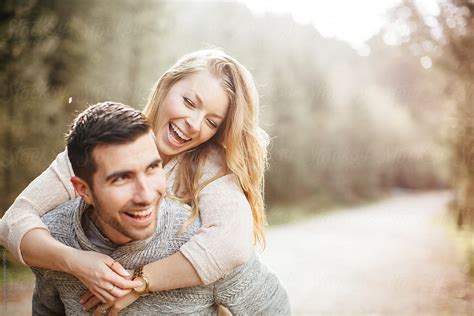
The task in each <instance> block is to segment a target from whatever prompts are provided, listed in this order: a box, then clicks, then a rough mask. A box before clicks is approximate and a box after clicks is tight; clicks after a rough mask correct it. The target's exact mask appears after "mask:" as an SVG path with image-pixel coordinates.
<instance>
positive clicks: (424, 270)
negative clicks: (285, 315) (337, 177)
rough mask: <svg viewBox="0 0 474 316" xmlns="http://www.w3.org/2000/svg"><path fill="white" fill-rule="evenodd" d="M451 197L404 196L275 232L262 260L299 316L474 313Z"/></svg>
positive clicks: (285, 227) (472, 298) (273, 230)
mask: <svg viewBox="0 0 474 316" xmlns="http://www.w3.org/2000/svg"><path fill="white" fill-rule="evenodd" d="M448 200H449V193H427V194H421V195H406V194H404V195H399V196H397V197H393V198H391V199H388V200H385V201H383V202H380V203H376V204H372V205H369V206H364V207H359V208H352V209H347V210H342V211H337V212H334V213H328V214H326V215H323V216H320V217H317V218H314V219H311V220H307V221H305V222H302V223H297V224H291V225H285V226H280V227H276V228H273V229H270V231H269V232H268V246H267V249H266V250H265V251H264V252H263V254H262V255H261V258H262V260H263V261H265V262H266V263H267V264H268V265H269V266H270V267H271V268H273V270H274V271H275V272H277V273H278V275H279V276H280V278H281V280H282V282H283V283H284V284H285V285H286V287H287V289H288V292H289V295H290V300H291V303H292V310H293V314H294V315H337V316H342V315H403V316H405V315H416V316H420V315H456V316H457V315H474V288H473V287H472V286H471V285H470V284H469V283H468V282H467V278H466V276H465V275H464V273H463V270H464V271H465V269H466V266H465V264H464V263H463V260H462V258H461V256H460V252H459V251H456V247H455V245H454V243H453V239H452V238H453V237H452V234H450V232H449V229H447V227H446V225H445V224H443V223H444V215H445V213H446V208H445V204H446V202H447V201H448Z"/></svg>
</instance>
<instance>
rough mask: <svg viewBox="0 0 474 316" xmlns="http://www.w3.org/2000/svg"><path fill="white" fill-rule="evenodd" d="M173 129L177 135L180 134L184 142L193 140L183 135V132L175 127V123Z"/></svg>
mask: <svg viewBox="0 0 474 316" xmlns="http://www.w3.org/2000/svg"><path fill="white" fill-rule="evenodd" d="M171 128H172V129H173V131H175V133H176V134H178V136H179V137H180V138H181V139H182V140H184V141H186V142H187V141H188V140H190V139H191V138H189V137H186V135H184V134H183V132H181V130H180V129H179V128H178V127H177V126H176V125H174V124H173V123H171Z"/></svg>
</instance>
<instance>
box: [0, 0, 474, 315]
mask: <svg viewBox="0 0 474 316" xmlns="http://www.w3.org/2000/svg"><path fill="white" fill-rule="evenodd" d="M0 10H1V11H0V19H1V20H0V56H1V58H0V122H1V123H0V157H1V160H0V192H2V194H1V195H0V215H2V214H3V212H5V211H6V210H7V209H8V207H9V205H10V204H11V203H12V202H13V201H14V199H15V197H16V196H17V195H18V194H19V193H20V192H21V190H22V189H23V188H24V187H25V186H26V185H27V184H28V183H29V182H30V181H31V180H32V179H34V178H35V177H36V176H37V175H38V174H39V173H41V171H42V170H44V169H45V168H46V167H47V166H48V165H49V164H50V163H51V161H52V160H53V159H54V157H55V156H56V155H57V153H59V152H60V151H61V150H62V149H63V147H64V140H63V135H64V133H65V131H66V130H67V126H68V124H69V123H70V122H71V121H72V119H73V118H74V116H75V114H76V113H77V111H81V110H83V109H84V108H85V107H86V106H87V105H88V104H94V103H96V102H99V101H104V100H114V101H119V102H122V103H125V104H130V105H132V106H134V107H136V108H139V109H142V108H143V107H144V105H145V104H146V100H147V97H148V94H149V93H150V91H151V88H152V86H153V84H154V82H155V81H156V80H157V79H158V78H159V77H160V75H161V74H162V73H163V72H164V71H165V70H166V69H167V68H169V67H170V66H171V65H172V64H173V63H174V62H175V61H176V60H177V59H178V58H179V57H180V56H182V55H183V54H185V53H188V52H191V51H193V50H197V49H200V48H206V47H219V48H222V49H223V50H224V51H226V52H227V53H229V54H230V55H232V56H234V57H235V58H237V59H238V60H239V61H240V62H241V63H242V64H244V65H245V66H246V67H247V68H249V70H250V71H251V72H252V74H253V75H254V77H255V79H256V82H257V85H258V90H259V93H260V103H261V124H262V127H263V128H264V129H265V130H266V131H267V132H268V133H269V134H270V135H271V137H272V142H271V149H270V157H271V159H270V167H269V169H268V171H267V174H266V185H265V190H266V203H267V209H268V216H269V222H270V228H269V246H268V251H269V255H266V256H267V257H265V252H264V258H265V260H267V261H269V262H270V265H273V266H274V269H275V270H276V271H277V272H278V273H280V274H281V275H282V280H283V281H284V283H287V284H288V288H289V291H290V297H294V298H295V299H294V300H293V301H294V302H295V304H294V306H293V308H294V312H295V314H324V313H328V314H331V313H334V314H336V315H337V314H338V310H337V308H340V304H334V305H331V306H334V307H331V306H329V305H328V306H327V307H324V308H320V309H318V308H316V307H315V308H314V309H304V308H302V307H301V306H302V305H305V303H301V306H300V305H298V304H300V302H299V301H298V300H297V299H296V297H297V296H300V295H299V294H298V293H295V292H296V291H303V288H302V287H301V282H309V283H313V282H314V283H319V282H318V279H317V278H316V279H315V280H310V279H306V281H298V282H299V283H298V282H297V283H295V285H294V286H293V285H291V282H296V281H295V280H297V277H296V276H295V275H293V274H291V273H290V274H285V272H283V270H282V271H281V272H280V270H279V269H285V268H291V269H292V270H295V269H297V267H296V266H292V264H295V263H294V262H293V263H291V262H290V263H288V262H287V263H286V264H284V266H285V267H281V266H279V262H280V264H281V265H283V264H282V263H281V261H280V259H281V258H282V257H278V254H285V251H284V250H283V249H284V248H282V247H283V246H281V247H280V248H278V246H279V245H282V244H281V243H280V244H279V242H278V238H279V237H278V236H282V235H281V234H284V232H283V231H285V229H286V232H287V234H288V235H285V236H296V235H295V234H296V233H289V232H290V229H295V231H302V230H304V229H308V232H311V231H312V232H313V234H311V238H310V239H311V240H312V241H313V244H314V243H315V240H318V238H320V239H319V240H326V239H324V234H323V232H322V231H321V235H318V230H317V229H314V228H304V227H302V226H298V225H301V223H302V222H305V221H309V220H310V219H312V220H315V221H318V218H319V219H321V218H327V216H329V215H328V214H333V213H334V214H336V213H338V212H339V214H345V213H346V212H347V213H350V214H351V216H352V214H358V212H365V211H366V210H367V207H369V208H370V210H372V208H371V207H372V206H369V205H373V203H375V202H376V203H379V204H376V205H378V206H377V207H376V209H377V210H380V212H375V211H374V213H373V214H372V213H370V214H372V215H370V216H372V217H370V218H372V219H373V218H375V217H376V216H378V215H377V214H385V213H388V212H386V210H387V209H389V208H390V207H389V206H393V205H395V204H396V203H398V202H400V199H402V200H403V199H404V200H403V201H404V202H401V203H402V204H400V205H399V204H396V205H399V208H398V207H392V208H390V209H391V211H390V214H392V215H393V214H394V212H397V211H398V210H407V209H409V210H410V211H409V212H408V214H418V213H417V212H418V211H419V210H420V209H423V210H425V209H427V212H428V213H429V214H432V213H430V210H432V209H434V208H436V209H438V208H440V209H442V210H443V212H441V213H439V212H438V213H436V216H435V217H427V219H424V220H421V222H422V223H426V222H431V221H432V220H433V218H434V221H438V222H439V221H440V222H442V224H440V225H441V226H442V227H443V228H442V229H444V230H446V231H449V233H447V234H448V235H449V236H450V237H446V238H448V240H449V243H447V244H446V248H443V250H439V251H441V252H443V251H455V255H453V256H459V258H462V259H459V260H460V262H461V263H459V264H460V265H459V269H460V271H461V272H460V273H461V274H460V275H463V279H462V280H463V281H462V282H463V283H462V285H461V286H458V287H460V288H461V290H460V291H461V293H460V294H459V293H457V292H456V291H455V290H453V291H454V292H456V293H455V294H453V293H454V292H453V291H451V290H449V289H446V288H445V287H444V285H440V293H441V294H440V295H445V296H443V297H449V298H450V299H451V298H453V297H454V299H455V300H454V303H453V301H450V303H449V304H451V305H449V304H448V305H449V306H448V305H446V306H443V308H445V310H443V312H447V313H448V314H447V315H449V313H451V312H452V313H453V314H457V313H459V315H461V314H462V313H466V315H467V314H468V313H469V312H470V311H473V313H474V296H473V295H472V292H471V290H472V276H474V234H473V227H474V160H473V158H474V120H473V118H474V104H473V101H472V100H473V98H472V97H473V92H474V3H473V2H472V1H470V0H439V1H436V0H431V1H430V0H424V1H415V0H403V1H401V0H391V1H383V2H382V1H369V0H364V1H356V2H351V1H343V0H337V1H250V0H248V1H236V2H231V1H225V2H217V1H216V2H210V1H209V2H203V1H152V0H142V1H132V0H115V1H112V0H108V1H107V0H106V1H92V0H66V1H65V0H43V1H42V0H17V1H12V0H4V1H2V2H1V4H0ZM426 191H429V192H430V193H426ZM427 194H428V195H427ZM440 196H442V197H441V198H440ZM417 197H420V199H421V200H419V199H417ZM394 198H395V199H396V200H393V199H394ZM384 201H385V202H384ZM387 201H388V202H387ZM394 201H395V202H394ZM420 201H428V202H427V203H428V204H423V205H422V206H416V205H419V204H417V203H424V202H420ZM380 203H381V204H380ZM384 203H385V204H384ZM387 203H388V204H387ZM393 203H395V204H393ZM403 203H405V204H403ZM420 205H421V204H420ZM411 208H413V210H412V211H411ZM351 210H352V211H351ZM444 211H445V212H444ZM440 214H441V215H440ZM374 216H375V217H374ZM400 216H401V215H400ZM430 216H432V215H430ZM440 216H441V217H440ZM315 218H316V219H315ZM341 218H342V217H341ZM344 218H348V217H344ZM440 218H442V219H441V220H440ZM404 221H405V220H404V219H402V217H400V218H398V219H397V220H395V222H394V223H395V224H394V225H395V226H396V225H400V227H406V225H404V223H407V222H404ZM407 221H408V219H407ZM349 222H350V223H351V224H352V225H356V222H357V220H349ZM361 222H365V223H367V221H361ZM318 223H320V222H318ZM417 223H418V222H416V223H415V224H414V231H421V229H417V228H416V227H418V226H417ZM333 224H334V226H330V227H331V231H332V232H333V233H334V232H336V231H337V229H336V228H337V227H339V229H341V227H344V225H342V224H340V222H337V221H335V222H334V223H333ZM375 226H377V227H379V229H380V230H381V231H387V230H386V229H385V228H383V226H378V224H374V225H372V228H373V227H375ZM318 227H319V226H318ZM333 228H334V229H333ZM437 229H439V227H437ZM428 230H429V229H428ZM344 231H346V232H347V229H345V230H344ZM429 231H430V232H431V231H432V230H429ZM341 234H342V233H341ZM341 234H338V235H341ZM397 234H398V233H395V234H394V235H392V236H391V237H390V238H391V239H390V240H394V239H397V240H398V239H399V236H400V235H399V234H398V235H397ZM402 234H403V233H402ZM318 236H319V237H318ZM410 236H411V235H410ZM443 236H444V235H443ZM453 236H454V237H453ZM282 238H283V237H282ZM301 238H303V237H301ZM413 238H414V239H413V240H420V238H418V237H416V236H415V235H413ZM285 240H288V238H286V237H285ZM413 240H411V239H410V240H408V244H410V243H411V242H412V241H413ZM443 240H444V239H443ZM295 242H298V241H295ZM433 244H438V243H437V242H435V243H433ZM325 245H328V243H326V244H325ZM308 247H310V246H306V245H305V246H303V247H302V249H303V250H302V251H303V252H304V251H305V250H306V249H307V248H308ZM334 247H335V246H334ZM334 247H332V246H331V247H328V248H331V249H334ZM364 247H365V246H364ZM367 247H369V246H367ZM422 248H423V247H422ZM446 249H448V250H446ZM449 249H450V250H449ZM339 251H342V250H339ZM436 251H438V250H436V249H434V250H432V251H431V252H430V253H437V252H436ZM359 253H360V252H359ZM443 253H445V252H443ZM273 254H275V256H273ZM318 254H319V255H320V257H326V258H327V257H328V256H329V257H331V255H330V254H328V253H321V252H318ZM318 254H316V255H315V259H314V260H317V257H318ZM399 255H400V256H405V255H404V254H402V253H400V254H399ZM295 256H298V254H295ZM446 256H447V257H451V255H446ZM279 258H280V259H279ZM456 258H457V257H456ZM426 262H433V258H431V257H430V258H428V259H427V261H426ZM333 263H334V262H333ZM424 264H425V263H423V262H422V263H421V265H422V266H423V265H424ZM456 264H457V263H456ZM5 266H8V269H9V270H8V271H9V273H6V272H5V271H6V268H5ZM329 266H333V265H329ZM449 267H457V266H456V265H453V266H452V265H450V266H449ZM305 269H306V268H304V269H303V271H305ZM307 269H315V268H314V266H312V267H307ZM324 269H325V268H324V267H321V270H324ZM421 269H423V267H421ZM418 271H419V270H418ZM355 273H357V272H353V273H352V274H355ZM464 277H465V278H464ZM408 279H410V278H408ZM1 280H2V285H3V286H2V290H3V296H2V302H3V303H4V304H5V306H4V307H5V310H7V309H6V305H7V304H6V303H8V302H11V303H10V305H9V306H10V307H9V308H14V307H12V306H14V305H15V302H23V300H25V295H26V294H24V293H29V292H27V291H26V292H25V291H24V289H25V288H22V287H21V284H22V282H23V283H25V284H27V285H26V288H27V289H30V288H31V274H29V273H28V270H25V269H22V268H20V267H19V266H18V265H17V264H16V263H15V262H14V261H13V260H12V259H11V257H10V256H7V257H6V258H4V273H2V278H1ZM430 280H431V279H428V280H427V281H426V283H427V284H426V285H427V286H429V287H432V286H433V284H432V283H430V282H431V281H430ZM328 282H330V279H328ZM341 282H342V284H344V281H341ZM459 282H461V281H459ZM15 284H20V285H18V287H17V288H15ZM298 284H299V285H300V286H298ZM326 285H327V283H326ZM320 286H322V288H321V289H324V284H322V285H321V284H320ZM341 286H342V287H343V285H341ZM15 289H16V290H15ZM313 290H314V288H313ZM307 291H308V292H307V293H310V292H311V291H312V289H311V288H310V289H307ZM321 291H322V292H325V291H324V290H321ZM443 291H445V292H443ZM18 293H23V294H18ZM311 293H313V294H311V295H315V294H314V292H311ZM341 293H342V292H339V294H340V295H339V296H343V295H342V294H341ZM414 293H416V292H414ZM7 294H8V296H7ZM308 295H310V294H308ZM310 297H313V296H308V298H310ZM391 298H392V299H395V300H396V298H394V297H391ZM315 299H317V298H316V297H315ZM28 300H29V299H26V301H27V302H28ZM434 300H435V299H434ZM326 301H329V300H326ZM307 302H308V301H306V304H308V303H307ZM364 302H366V301H364ZM358 304H362V303H360V302H359V303H358ZM364 304H365V303H364ZM407 304H408V305H409V303H407ZM413 304H415V305H416V304H418V305H416V306H417V308H418V309H416V308H415V309H414V311H417V310H418V311H421V312H424V311H428V312H431V311H432V310H431V309H429V308H431V307H423V308H425V309H422V307H420V305H419V303H413ZM349 305H350V304H349ZM408 305H407V306H408ZM452 305H453V306H455V307H453V306H452ZM337 306H339V307H337ZM410 306H411V307H406V309H405V310H400V312H404V311H408V310H409V311H411V310H412V309H410V308H413V306H412V305H410ZM348 308H349V307H348ZM354 308H355V307H354ZM433 308H435V307H433ZM436 308H441V307H439V306H437V307H436ZM453 308H454V309H453ZM470 308H472V310H471V309H470ZM10 311H12V310H10ZM351 311H353V312H354V309H349V310H348V313H349V314H352V313H350V312H351ZM374 311H375V312H378V313H380V314H384V313H385V312H387V313H388V312H393V311H394V310H392V309H389V308H388V309H383V308H382V307H380V308H378V309H377V308H375V307H374V309H372V310H370V309H367V310H358V312H354V313H353V314H354V315H355V314H361V315H362V314H364V315H365V313H366V312H367V313H371V312H374ZM397 311H398V310H395V314H397V313H396V312H397ZM433 311H436V312H437V311H441V309H440V310H437V309H433ZM340 314H342V312H341V313H340ZM429 314H431V313H429ZM405 315H406V314H405ZM420 315H421V314H420Z"/></svg>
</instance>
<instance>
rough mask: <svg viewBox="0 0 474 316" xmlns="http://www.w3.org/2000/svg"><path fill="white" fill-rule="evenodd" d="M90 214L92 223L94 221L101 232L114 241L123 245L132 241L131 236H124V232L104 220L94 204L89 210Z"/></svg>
mask: <svg viewBox="0 0 474 316" xmlns="http://www.w3.org/2000/svg"><path fill="white" fill-rule="evenodd" d="M88 214H89V217H90V219H91V221H92V223H94V225H95V226H96V227H97V229H98V231H99V233H100V234H101V235H102V236H103V237H105V238H106V239H108V240H109V241H111V242H112V243H114V244H116V245H119V246H121V245H125V244H127V243H129V242H131V241H132V239H131V238H130V237H127V236H124V235H123V234H122V233H120V232H119V231H117V230H116V229H115V228H113V227H112V226H110V225H109V224H108V223H106V222H105V221H104V220H102V218H101V217H100V215H99V213H98V212H97V210H96V209H95V208H94V207H93V206H91V208H90V209H89V210H88Z"/></svg>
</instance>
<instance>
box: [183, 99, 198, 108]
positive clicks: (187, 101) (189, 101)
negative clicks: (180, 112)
mask: <svg viewBox="0 0 474 316" xmlns="http://www.w3.org/2000/svg"><path fill="white" fill-rule="evenodd" d="M183 100H184V104H186V105H187V106H189V107H192V108H194V107H195V106H194V103H193V102H192V101H191V100H189V99H188V98H186V97H183Z"/></svg>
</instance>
